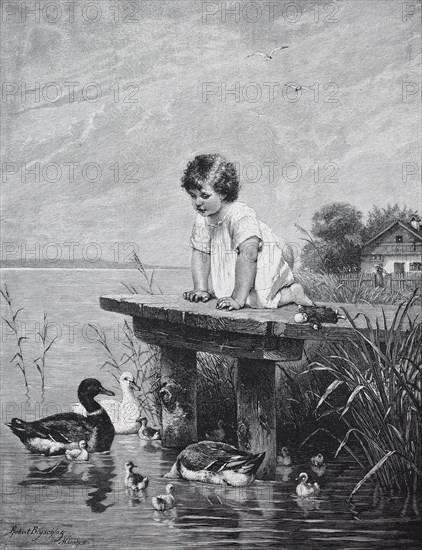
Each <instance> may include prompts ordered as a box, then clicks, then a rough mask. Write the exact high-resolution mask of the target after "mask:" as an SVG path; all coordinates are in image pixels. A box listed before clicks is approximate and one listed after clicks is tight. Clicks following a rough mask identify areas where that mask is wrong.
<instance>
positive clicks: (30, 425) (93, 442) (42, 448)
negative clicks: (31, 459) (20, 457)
mask: <svg viewBox="0 0 422 550" xmlns="http://www.w3.org/2000/svg"><path fill="white" fill-rule="evenodd" d="M101 393H103V394H105V395H114V393H113V392H112V391H110V390H106V389H105V388H103V386H102V385H101V383H100V382H99V381H98V380H97V379H95V378H86V379H85V380H82V382H81V383H80V384H79V388H78V398H79V401H80V402H81V403H82V405H83V406H84V407H85V409H86V410H87V412H88V415H87V416H86V417H84V416H82V415H80V414H76V413H74V412H67V413H59V414H53V415H52V416H47V417H45V418H41V419H40V420H35V421H34V422H26V421H25V420H21V419H20V418H12V420H11V422H10V423H9V424H7V426H9V428H10V429H11V430H12V432H13V433H14V434H15V435H16V436H17V437H18V438H19V439H20V440H21V441H22V443H23V444H24V445H25V447H26V448H27V449H28V450H29V451H30V452H31V453H35V454H45V455H48V456H51V455H57V454H64V453H65V452H66V450H69V449H72V448H75V446H77V443H75V442H77V441H82V440H85V441H86V443H87V450H88V451H89V452H97V453H102V452H104V451H109V450H110V447H111V444H112V442H113V439H114V433H115V431H114V426H113V424H112V422H111V420H110V418H109V416H108V414H107V413H106V411H105V410H104V409H103V408H102V407H101V405H100V404H99V403H97V401H95V399H94V397H96V396H97V395H99V394H101Z"/></svg>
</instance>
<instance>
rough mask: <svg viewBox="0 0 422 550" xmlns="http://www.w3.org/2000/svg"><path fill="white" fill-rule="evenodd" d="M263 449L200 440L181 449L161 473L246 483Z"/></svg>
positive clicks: (234, 483)
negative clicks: (251, 450)
mask: <svg viewBox="0 0 422 550" xmlns="http://www.w3.org/2000/svg"><path fill="white" fill-rule="evenodd" d="M264 457H265V453H260V454H251V453H247V452H246V451H239V450H238V449H236V447H233V446H232V445H228V444H227V443H219V442H216V441H200V442H199V443H192V445H189V446H188V447H186V449H185V450H184V451H182V452H181V453H180V454H179V456H178V457H177V459H176V462H175V463H174V464H173V466H172V468H171V470H170V472H169V473H168V474H166V475H165V476H164V477H182V478H184V479H187V480H189V481H202V482H203V483H214V484H216V485H232V486H233V487H245V486H246V485H249V484H250V483H252V482H253V480H254V479H255V474H256V472H257V470H258V468H259V466H260V465H261V463H262V461H263V460H264Z"/></svg>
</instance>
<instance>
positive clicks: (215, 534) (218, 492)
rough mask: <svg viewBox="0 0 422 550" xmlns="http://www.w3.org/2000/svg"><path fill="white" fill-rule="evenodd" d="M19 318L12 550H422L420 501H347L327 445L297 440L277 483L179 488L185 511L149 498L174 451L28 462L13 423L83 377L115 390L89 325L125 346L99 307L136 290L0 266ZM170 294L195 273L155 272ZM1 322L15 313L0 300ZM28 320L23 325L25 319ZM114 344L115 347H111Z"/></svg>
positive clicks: (71, 393) (9, 450) (114, 321)
mask: <svg viewBox="0 0 422 550" xmlns="http://www.w3.org/2000/svg"><path fill="white" fill-rule="evenodd" d="M1 276H2V283H7V285H8V288H9V291H10V294H11V296H12V298H13V300H14V303H15V305H16V307H17V308H18V307H23V308H24V310H23V311H22V312H21V313H20V314H19V316H18V319H20V320H21V323H20V324H19V328H20V330H21V332H22V334H24V335H26V336H27V337H28V340H27V341H25V348H24V351H25V352H26V355H25V358H26V359H27V361H28V377H29V382H30V388H29V394H28V393H27V392H26V390H25V388H24V387H23V385H22V376H21V374H20V372H19V371H17V369H15V368H14V367H13V366H11V365H10V363H9V361H10V359H11V357H12V356H13V354H14V353H15V351H16V350H15V344H14V340H13V338H12V335H11V334H10V329H8V327H7V325H6V324H5V323H4V322H3V323H2V344H3V345H2V352H1V401H2V421H1V425H0V434H1V441H2V444H1V451H0V452H1V456H0V463H1V470H2V472H1V474H2V508H3V512H2V519H1V533H0V537H1V539H0V540H1V543H0V545H1V546H2V547H4V548H17V547H19V548H57V547H59V546H64V547H75V548H76V547H85V548H101V549H104V548H120V549H125V548H137V549H144V548H145V549H147V548H152V547H154V548H157V549H161V548H192V549H197V548H204V549H209V548H263V549H264V548H265V549H268V548H283V549H290V548H295V549H314V548H323V549H325V548H344V549H346V548H359V549H368V548H382V549H384V548H392V549H397V548H408V549H410V548H421V544H420V542H419V541H420V526H421V524H420V517H419V516H418V509H417V506H418V505H419V509H420V502H414V501H412V500H406V499H404V498H393V497H391V498H387V497H385V496H382V495H380V494H379V492H378V491H377V490H376V487H375V485H373V484H372V483H367V484H366V485H364V486H363V488H362V489H361V490H360V491H359V493H358V494H357V495H356V497H355V498H354V499H353V501H352V502H349V501H348V498H347V497H348V495H349V494H350V491H351V490H352V488H353V487H354V485H355V484H356V482H357V481H358V480H359V479H360V478H361V477H362V472H361V471H360V470H359V467H358V466H357V465H356V464H355V463H353V462H350V460H349V459H348V457H347V456H346V455H344V456H342V457H339V458H336V459H335V458H334V456H333V449H332V447H329V446H328V443H327V442H324V441H320V442H318V448H316V447H312V446H311V447H306V448H300V449H299V448H298V445H299V443H300V441H301V438H302V434H298V440H297V441H294V442H291V450H292V454H293V458H294V465H293V467H292V468H291V469H284V470H283V469H280V468H279V469H278V473H277V480H276V481H275V482H262V481H256V482H254V483H253V484H252V485H251V486H250V487H248V488H244V489H233V488H227V487H214V486H209V485H204V484H200V483H192V482H187V481H175V483H174V485H175V487H176V498H177V507H176V509H174V510H172V511H171V512H166V513H165V514H160V513H158V512H155V511H154V510H153V508H152V505H151V497H152V496H154V495H155V494H159V493H162V492H164V487H165V485H166V480H165V479H163V477H162V476H163V474H164V473H166V472H167V471H168V470H169V469H170V466H171V464H172V462H173V461H174V459H175V456H176V454H177V453H176V452H175V451H173V450H165V449H162V448H161V447H160V445H159V444H158V443H144V442H141V441H140V440H139V439H138V437H137V436H136V435H131V436H118V437H116V438H115V440H114V442H113V446H112V449H111V451H110V452H108V453H104V454H94V455H91V459H90V461H89V462H87V463H80V464H77V463H72V464H68V463H66V462H65V461H62V460H61V459H60V457H52V458H46V457H41V456H36V455H31V454H30V453H29V452H27V451H26V449H25V448H24V447H23V445H22V444H21V443H20V441H19V440H18V439H17V438H16V437H15V436H14V435H13V434H12V433H11V432H10V430H9V429H8V428H7V427H5V426H4V423H5V422H8V421H10V419H11V418H12V417H13V416H18V417H22V418H23V417H24V418H26V419H27V420H32V419H35V418H37V417H40V416H45V415H46V414H53V413H54V412H57V411H58V410H68V407H69V405H70V404H71V403H73V402H75V401H76V399H77V398H76V390H77V386H78V384H79V382H80V380H81V379H83V378H85V377H90V376H95V377H98V378H99V379H100V380H101V382H102V383H103V384H104V386H105V387H108V388H109V389H114V390H116V389H117V386H116V383H115V381H114V379H113V378H112V376H111V375H110V374H108V373H107V372H106V370H105V369H104V370H100V366H101V365H102V363H103V361H104V356H103V351H102V349H101V347H100V346H99V345H98V344H97V343H95V338H94V335H93V332H92V329H90V328H89V327H88V324H89V323H96V324H97V325H99V326H100V327H101V328H103V329H104V330H105V331H106V332H107V334H108V335H109V336H110V337H111V339H112V343H113V346H115V349H116V350H118V349H119V345H120V344H119V342H118V341H117V340H118V338H116V339H113V334H118V332H116V331H117V329H118V324H119V323H120V325H121V324H122V321H123V319H122V318H119V316H117V315H115V314H112V313H107V312H104V311H102V310H100V308H99V305H98V297H99V296H100V295H102V294H121V293H124V288H123V287H122V285H121V282H122V281H124V282H126V283H129V284H134V285H135V286H139V283H140V279H139V275H138V274H137V272H135V271H130V270H124V271H119V270H85V271H82V270H39V269H36V270H2V271H1ZM156 281H157V282H158V284H159V285H160V286H161V288H162V290H163V292H164V293H175V292H182V291H183V290H184V289H186V288H188V287H189V284H190V274H189V271H187V270H175V271H170V270H163V271H157V273H156ZM44 311H45V312H47V314H48V321H49V322H50V329H51V331H53V330H54V331H55V333H53V332H52V334H53V335H54V334H56V335H57V336H58V339H57V342H56V344H55V345H54V346H53V348H52V350H51V354H50V355H49V356H48V358H47V365H46V389H45V392H44V395H42V394H41V391H40V385H39V378H38V374H37V372H36V369H35V367H34V366H33V365H31V364H30V362H29V360H30V358H35V357H36V355H35V353H36V351H37V343H36V342H35V334H34V333H35V332H36V330H37V328H38V326H37V324H40V323H42V318H43V312H44ZM2 312H3V315H6V314H7V310H6V308H5V307H4V302H3V304H2ZM22 323H24V324H22ZM113 340H116V341H113ZM316 452H323V453H324V454H325V456H326V459H327V463H328V467H327V471H326V473H325V474H324V476H322V477H321V478H320V479H318V482H319V483H320V485H321V488H322V490H321V493H320V495H319V497H318V498H315V499H298V498H297V497H296V495H295V484H296V482H295V478H296V477H297V475H298V474H299V473H300V472H301V471H308V472H309V473H311V472H310V470H309V458H310V456H311V455H312V454H315V453H316ZM127 460H132V461H133V462H134V463H135V464H136V465H137V466H138V467H139V471H140V472H141V473H143V474H144V475H148V477H149V478H150V485H149V487H148V489H147V491H146V493H145V498H143V499H141V498H139V499H138V498H133V497H131V496H130V495H127V494H126V493H125V490H124V484H123V482H124V467H123V464H124V462H125V461H127Z"/></svg>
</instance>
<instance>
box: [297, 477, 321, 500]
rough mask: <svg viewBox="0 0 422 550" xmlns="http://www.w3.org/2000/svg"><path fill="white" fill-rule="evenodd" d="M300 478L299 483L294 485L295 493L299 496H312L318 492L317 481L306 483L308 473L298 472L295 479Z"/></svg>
mask: <svg viewBox="0 0 422 550" xmlns="http://www.w3.org/2000/svg"><path fill="white" fill-rule="evenodd" d="M298 480H300V483H299V485H297V487H296V494H297V496H299V497H310V496H314V495H316V494H317V493H318V492H319V485H318V483H314V484H312V483H308V474H306V473H305V472H302V473H301V474H299V477H298V478H297V479H296V481H298Z"/></svg>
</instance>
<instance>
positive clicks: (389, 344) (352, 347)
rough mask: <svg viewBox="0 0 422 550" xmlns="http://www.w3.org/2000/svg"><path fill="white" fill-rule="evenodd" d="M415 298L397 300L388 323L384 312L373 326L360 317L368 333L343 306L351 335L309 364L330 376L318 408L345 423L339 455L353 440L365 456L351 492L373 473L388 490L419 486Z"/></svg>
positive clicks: (419, 327)
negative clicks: (340, 395)
mask: <svg viewBox="0 0 422 550" xmlns="http://www.w3.org/2000/svg"><path fill="white" fill-rule="evenodd" d="M415 294H416V293H415ZM416 299H417V298H416V296H415V295H414V296H413V297H412V298H411V299H409V300H408V301H407V302H406V303H402V304H400V305H399V306H398V307H397V309H396V312H395V315H394V317H393V319H392V321H391V322H389V321H388V320H387V318H386V315H385V313H384V310H383V318H382V321H381V322H379V321H378V320H377V321H376V324H375V326H373V325H372V324H371V322H370V320H369V319H368V318H367V317H366V316H364V317H365V320H366V327H367V335H364V334H362V332H361V331H359V330H358V328H357V326H356V323H355V321H354V319H352V318H351V316H350V315H349V314H348V312H347V309H344V312H345V314H346V315H347V317H348V319H349V322H350V324H351V326H352V328H353V331H354V339H353V340H351V341H350V342H349V343H348V344H347V345H343V344H337V345H336V346H335V348H336V352H335V353H333V354H332V355H330V356H328V357H321V359H320V360H319V361H314V362H313V363H311V365H310V371H311V372H316V371H323V372H328V373H330V374H331V376H332V377H333V380H332V382H331V383H330V384H329V385H328V387H327V388H326V390H325V392H324V393H323V394H322V395H321V396H320V399H319V401H318V404H317V407H316V409H317V410H318V409H320V408H321V407H322V406H324V407H326V409H327V410H326V412H325V415H333V416H334V417H335V418H337V420H340V421H343V422H344V423H345V425H346V433H345V435H344V437H343V440H342V441H341V443H340V445H339V447H338V449H337V454H338V453H339V452H340V451H341V450H342V449H343V448H345V447H346V445H347V444H350V441H352V440H353V439H354V440H355V441H356V442H357V443H358V445H359V446H360V448H361V450H362V451H363V453H364V456H365V458H366V464H367V467H368V468H369V470H368V472H367V473H366V475H365V476H364V477H363V478H362V480H361V481H360V482H359V483H358V484H357V485H356V487H355V488H354V489H353V491H352V493H351V496H352V495H353V494H354V493H355V492H356V491H357V490H358V489H359V488H360V487H361V486H362V484H363V483H365V482H366V481H367V480H368V479H369V478H371V477H372V476H376V478H377V479H378V482H379V484H380V486H381V487H382V488H383V489H386V490H387V489H390V490H391V489H392V490H394V491H397V492H401V491H403V489H405V490H406V491H407V492H408V493H414V492H416V491H417V490H418V489H419V488H420V487H421V486H422V380H421V367H422V347H421V342H422V322H421V319H418V318H416V319H415V320H413V321H411V319H410V317H409V310H410V308H411V307H412V306H413V305H414V303H415V301H416ZM406 325H407V328H406ZM338 388H342V389H343V390H345V392H346V393H345V395H346V399H345V400H344V402H343V403H342V404H341V405H340V406H339V405H338V403H335V404H333V401H332V399H333V396H334V394H335V393H337V389H338ZM320 430H321V429H318V430H316V431H315V432H313V433H312V434H311V436H309V437H313V436H314V435H315V434H316V433H317V432H318V431H320ZM308 439H309V438H308Z"/></svg>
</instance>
